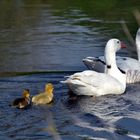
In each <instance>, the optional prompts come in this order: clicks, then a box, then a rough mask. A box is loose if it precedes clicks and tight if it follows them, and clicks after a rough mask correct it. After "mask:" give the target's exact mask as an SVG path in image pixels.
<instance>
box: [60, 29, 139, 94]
mask: <svg viewBox="0 0 140 140" xmlns="http://www.w3.org/2000/svg"><path fill="white" fill-rule="evenodd" d="M136 46H137V53H138V60H136V59H133V58H130V57H120V56H117V57H116V52H117V51H118V50H120V49H121V48H124V47H125V45H124V44H122V43H121V41H120V40H118V39H110V40H109V41H108V42H107V44H106V46H105V51H104V56H100V57H86V58H85V59H83V62H84V64H85V65H86V66H87V67H88V68H89V69H90V70H85V71H83V72H79V73H75V74H73V75H70V76H68V78H67V79H66V80H65V81H61V83H64V84H67V85H68V88H69V89H70V90H71V91H73V92H74V93H75V94H76V95H88V96H101V95H107V94H123V93H124V92H125V90H126V83H136V82H140V29H138V31H137V34H136Z"/></svg>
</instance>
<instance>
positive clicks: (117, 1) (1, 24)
mask: <svg viewBox="0 0 140 140" xmlns="http://www.w3.org/2000/svg"><path fill="white" fill-rule="evenodd" d="M135 9H138V10H139V9H140V5H139V0H129V1H127V0H124V1H122V0H88V1H87V0H57V1H56V0H47V1H46V0H13V1H9V0H1V1H0V62H1V63H0V71H2V72H11V71H14V72H15V71H17V72H18V71H44V70H82V69H85V67H84V65H83V64H82V62H81V60H82V58H84V57H86V56H89V55H92V56H93V55H101V54H102V53H103V49H104V45H105V42H106V41H107V40H108V39H109V38H111V37H118V38H120V39H122V40H125V41H126V42H128V40H127V38H126V36H125V35H124V33H123V30H122V28H121V25H120V22H121V20H122V19H124V20H125V21H126V22H127V25H128V27H129V29H130V32H131V33H132V35H133V37H134V36H135V33H136V30H137V28H138V25H137V23H136V20H135V18H134V15H133V11H134V10H135ZM125 55H127V52H126V53H125Z"/></svg>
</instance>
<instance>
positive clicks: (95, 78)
mask: <svg viewBox="0 0 140 140" xmlns="http://www.w3.org/2000/svg"><path fill="white" fill-rule="evenodd" d="M73 80H75V81H80V82H77V85H79V83H83V84H81V85H82V86H87V85H90V86H93V87H97V88H101V87H105V86H107V87H108V86H110V87H111V85H114V86H115V85H117V84H118V83H119V82H118V80H116V79H115V78H113V77H112V76H109V75H107V74H104V73H98V72H95V71H91V70H86V71H83V72H79V73H75V74H73V75H71V76H70V77H69V78H68V79H67V80H66V81H73ZM75 84H76V82H75Z"/></svg>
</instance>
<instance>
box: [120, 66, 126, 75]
mask: <svg viewBox="0 0 140 140" xmlns="http://www.w3.org/2000/svg"><path fill="white" fill-rule="evenodd" d="M118 69H119V70H120V71H121V72H122V73H123V74H126V72H125V71H123V70H122V69H120V68H119V67H118Z"/></svg>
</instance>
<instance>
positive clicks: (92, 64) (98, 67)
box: [83, 56, 106, 72]
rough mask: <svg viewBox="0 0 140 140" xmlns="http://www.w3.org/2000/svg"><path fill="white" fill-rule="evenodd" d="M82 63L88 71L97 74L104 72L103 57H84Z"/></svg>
mask: <svg viewBox="0 0 140 140" xmlns="http://www.w3.org/2000/svg"><path fill="white" fill-rule="evenodd" d="M83 63H84V64H85V65H86V66H87V68H88V69H90V70H95V71H98V72H104V71H105V65H106V63H105V60H104V56H100V57H86V58H84V59H83Z"/></svg>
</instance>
